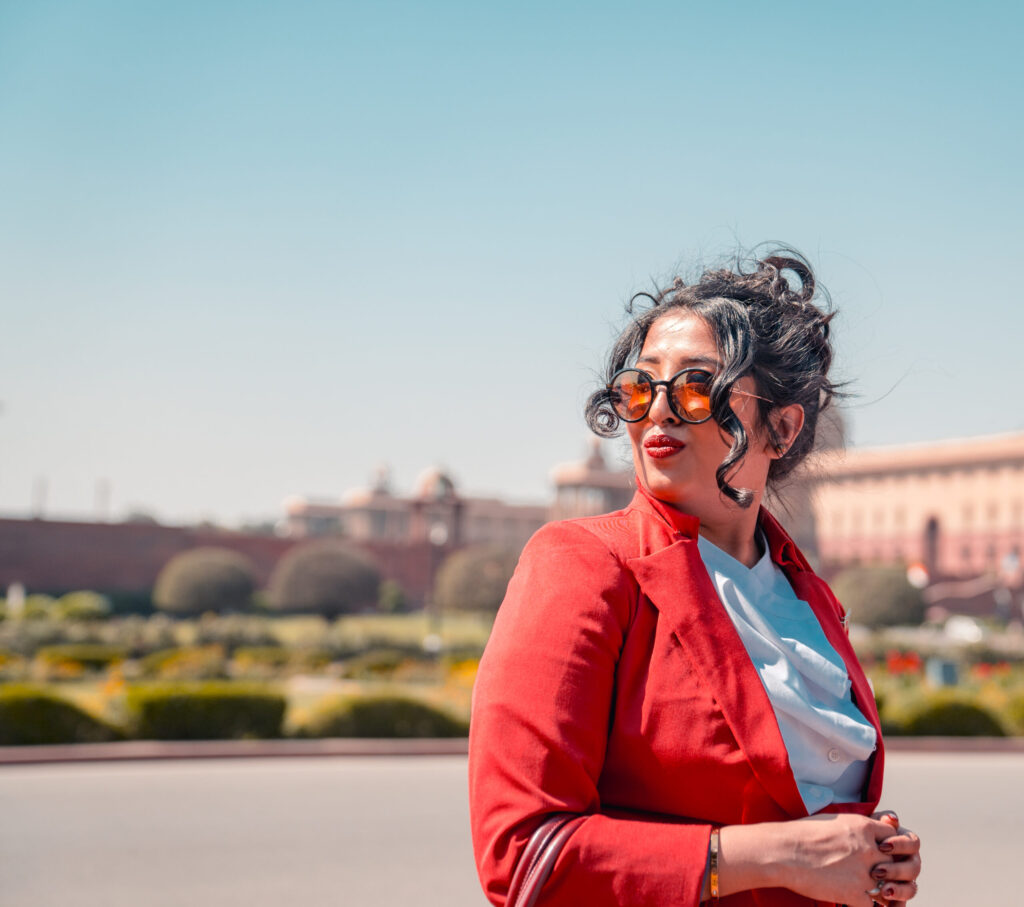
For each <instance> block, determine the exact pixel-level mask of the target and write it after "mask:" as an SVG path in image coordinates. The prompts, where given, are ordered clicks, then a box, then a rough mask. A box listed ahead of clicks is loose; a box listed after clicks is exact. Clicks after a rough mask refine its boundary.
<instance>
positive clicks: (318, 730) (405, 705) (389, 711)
mask: <svg viewBox="0 0 1024 907" xmlns="http://www.w3.org/2000/svg"><path fill="white" fill-rule="evenodd" d="M468 730H469V727H468V725H467V724H466V723H465V722H464V721H460V720H459V719H458V718H456V717H454V716H453V715H449V714H448V713H447V712H445V711H442V710H441V709H438V708H435V707H434V706H431V705H428V704H427V703H425V702H420V701H419V700H416V699H408V698H406V697H403V696H366V697H359V698H357V697H345V698H342V699H338V700H334V701H333V702H332V703H330V704H329V705H327V706H326V707H324V708H323V709H321V711H319V712H318V713H317V714H316V715H314V716H313V718H312V719H311V720H310V721H309V723H308V724H307V725H306V727H305V728H304V732H305V735H306V736H309V737H465V736H466V734H467V733H468Z"/></svg>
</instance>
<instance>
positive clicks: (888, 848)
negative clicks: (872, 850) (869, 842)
mask: <svg viewBox="0 0 1024 907" xmlns="http://www.w3.org/2000/svg"><path fill="white" fill-rule="evenodd" d="M878 849H879V850H880V851H882V853H892V852H893V846H892V844H890V843H889V842H888V841H883V842H882V843H881V844H879V845H878Z"/></svg>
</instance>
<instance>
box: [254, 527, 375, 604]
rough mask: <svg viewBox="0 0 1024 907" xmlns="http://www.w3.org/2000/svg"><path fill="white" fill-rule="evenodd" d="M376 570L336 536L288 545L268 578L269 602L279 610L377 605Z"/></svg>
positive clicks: (366, 558) (372, 564)
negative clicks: (291, 546) (293, 545)
mask: <svg viewBox="0 0 1024 907" xmlns="http://www.w3.org/2000/svg"><path fill="white" fill-rule="evenodd" d="M379 590H380V571H378V570H377V567H376V566H375V565H374V563H373V562H372V561H371V560H370V559H369V558H368V557H367V556H366V555H365V554H363V553H362V552H360V551H357V550H356V549H354V548H352V547H351V546H349V545H347V544H345V543H344V542H342V541H339V540H337V539H318V540H316V541H312V542H305V543H303V544H301V545H298V546H296V547H295V548H292V550H291V551H289V552H288V553H287V554H286V555H285V556H284V557H283V558H281V560H280V562H279V563H278V565H277V567H276V568H275V569H274V575H273V576H272V577H271V579H270V605H271V607H273V608H276V609H278V610H281V611H295V612H300V613H317V614H325V615H335V614H351V613H352V612H354V611H361V610H364V609H366V608H372V607H375V606H376V605H377V601H378V597H379Z"/></svg>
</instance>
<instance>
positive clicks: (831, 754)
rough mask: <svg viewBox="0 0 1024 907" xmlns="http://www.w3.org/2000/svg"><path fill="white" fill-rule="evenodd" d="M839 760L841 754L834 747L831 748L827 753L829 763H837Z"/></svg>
mask: <svg viewBox="0 0 1024 907" xmlns="http://www.w3.org/2000/svg"><path fill="white" fill-rule="evenodd" d="M841 758H842V753H840V752H839V750H837V749H836V748H835V747H832V749H830V750H829V751H828V761H829V762H838V761H839V760H840V759H841Z"/></svg>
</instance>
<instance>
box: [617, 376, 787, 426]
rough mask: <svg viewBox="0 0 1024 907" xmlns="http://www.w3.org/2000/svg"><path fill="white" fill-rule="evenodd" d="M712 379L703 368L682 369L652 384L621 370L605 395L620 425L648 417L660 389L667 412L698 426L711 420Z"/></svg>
mask: <svg viewBox="0 0 1024 907" xmlns="http://www.w3.org/2000/svg"><path fill="white" fill-rule="evenodd" d="M714 377H715V376H714V375H713V374H712V373H711V372H709V371H707V370H706V369H702V368H684V369H683V370H682V371H680V372H676V373H675V374H674V375H673V376H672V377H671V378H669V379H668V380H667V381H655V380H654V378H652V377H651V376H650V375H648V374H647V372H643V371H641V370H640V369H638V368H624V369H621V370H620V371H618V372H616V373H615V374H614V375H612V380H611V381H610V382H609V384H608V394H609V396H610V398H611V404H612V408H613V409H614V410H615V412H616V414H617V415H618V417H619V418H620V419H622V421H623V422H639V421H640V420H641V419H645V418H646V417H647V414H648V413H649V412H650V411H651V407H652V406H653V405H654V396H655V394H657V392H658V388H659V387H663V388H665V394H666V395H667V397H668V406H669V409H671V410H672V412H673V413H675V415H677V416H678V417H679V418H680V419H682V420H683V421H684V422H689V423H690V424H691V425H700V424H701V423H702V422H707V421H708V419H710V418H711V382H712V381H713V380H714ZM733 393H734V394H743V396H745V397H754V398H756V399H758V400H767V398H766V397H759V396H758V395H757V394H751V393H749V392H748V391H741V390H736V389H733ZM767 402H769V403H770V402H771V401H770V400H768V401H767Z"/></svg>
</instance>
